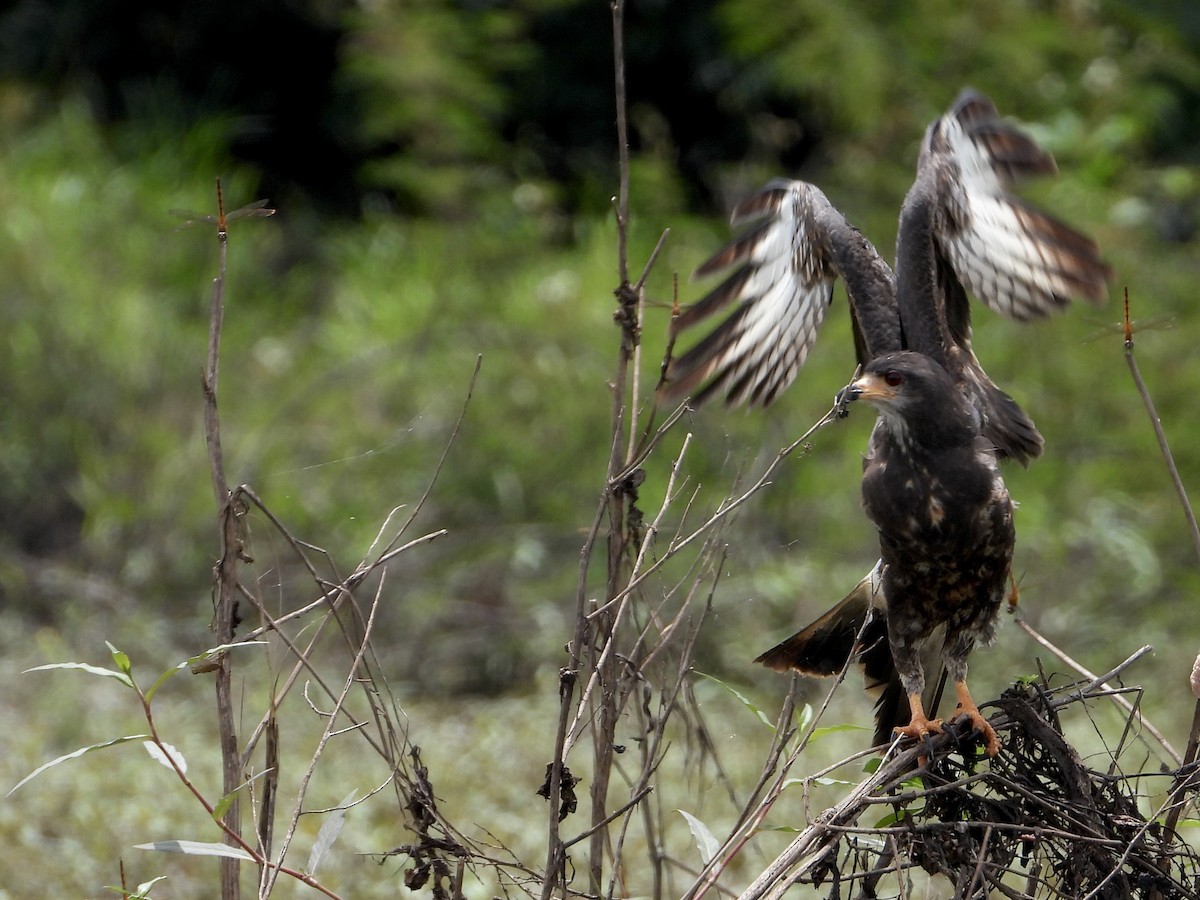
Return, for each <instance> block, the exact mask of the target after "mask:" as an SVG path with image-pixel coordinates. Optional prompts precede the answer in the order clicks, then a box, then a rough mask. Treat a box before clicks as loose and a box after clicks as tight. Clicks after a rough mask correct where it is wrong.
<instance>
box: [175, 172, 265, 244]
mask: <svg viewBox="0 0 1200 900" xmlns="http://www.w3.org/2000/svg"><path fill="white" fill-rule="evenodd" d="M268 202H269V201H267V200H255V201H254V202H253V203H247V204H246V205H245V206H242V207H240V208H238V209H235V210H234V211H233V212H231V213H226V212H225V196H224V194H223V193H222V192H221V179H220V178H218V179H217V214H216V215H215V216H212V215H207V214H205V213H196V212H191V211H189V210H186V209H172V210H169V212H170V214H171V215H173V216H178V217H179V218H181V219H185V220H186V221H185V222H183V223H182V224H180V225H179V227H178V228H176V229H175V230H176V231H181V230H182V229H184V228H194V227H196V226H197V225H215V226H216V227H217V240H219V241H221V242H222V243H224V242H225V240H226V239H227V238H228V236H229V223H230V222H232V221H233V220H234V219H246V218H250V217H255V218H261V219H265V218H266V217H267V216H273V215H275V210H273V209H271V208H269V207H268V206H267V203H268Z"/></svg>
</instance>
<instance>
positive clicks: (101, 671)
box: [25, 662, 133, 687]
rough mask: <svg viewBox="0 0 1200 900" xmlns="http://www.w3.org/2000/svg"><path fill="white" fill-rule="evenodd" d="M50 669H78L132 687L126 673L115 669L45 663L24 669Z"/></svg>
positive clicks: (131, 681)
mask: <svg viewBox="0 0 1200 900" xmlns="http://www.w3.org/2000/svg"><path fill="white" fill-rule="evenodd" d="M50 669H79V670H80V671H82V672H88V673H90V674H92V675H102V676H104V677H105V678H115V679H117V681H119V682H121V683H122V684H123V685H125V686H126V687H133V679H132V678H130V677H129V674H128V673H127V672H118V671H117V670H116V669H105V668H102V667H100V666H93V665H89V664H88V663H77V662H66V663H47V664H46V665H44V666H34V667H33V668H32V669H26V670H25V671H26V672H46V671H49V670H50Z"/></svg>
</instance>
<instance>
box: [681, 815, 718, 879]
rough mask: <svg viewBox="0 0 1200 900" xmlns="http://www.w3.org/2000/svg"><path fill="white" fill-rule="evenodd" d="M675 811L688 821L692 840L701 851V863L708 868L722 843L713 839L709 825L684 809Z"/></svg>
mask: <svg viewBox="0 0 1200 900" xmlns="http://www.w3.org/2000/svg"><path fill="white" fill-rule="evenodd" d="M675 811H676V812H677V813H679V814H680V815H681V816H683V817H684V818H685V819H686V820H687V823H688V828H689V829H691V832H692V838H693V839H695V841H696V849H697V850H699V851H700V861H701V863H703V864H704V865H706V866H707V865H708V864H709V863H710V862H711V861H712V858H713V857H714V856H716V855H717V852H718V851H719V850H720V849H721V842H720V841H718V840H717V839H716V838H715V837H713V833H712V832H711V831H709V830H708V826H707V825H705V824H704V823H703V822H701V821H700V820H699V819H697V818H696V817H695V816H693V815H692V814H691V813H688V812H684V811H683V810H682V809H677V810H675Z"/></svg>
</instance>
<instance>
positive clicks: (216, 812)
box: [212, 769, 274, 822]
mask: <svg viewBox="0 0 1200 900" xmlns="http://www.w3.org/2000/svg"><path fill="white" fill-rule="evenodd" d="M272 771H274V770H273V769H263V770H262V771H261V772H259V773H258V774H257V775H255V776H254V777H253V778H247V779H246V780H245V781H243V782H242V783H241V784H239V785H238V786H237V787H235V788H234V789H233V790H232V791H230V792H229V793H228V794H226V795H225V796H224V797H222V798H221V799H220V800H218V801H217V802H216V803H215V804H214V805H213V811H212V817H213V818H214V819H216V820H217V821H218V822H219V821H221V819H223V818H225V813H227V812H229V807H230V806H232V805H233V801H234V798H235V797H237V795H238V792H239V791H241V790H242V788H244V787H246V786H247V785H250V784H253V783H254V782H256V781H258V779H260V778H262V777H263V776H265V775H267V774H268V773H270V772H272Z"/></svg>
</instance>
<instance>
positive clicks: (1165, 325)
mask: <svg viewBox="0 0 1200 900" xmlns="http://www.w3.org/2000/svg"><path fill="white" fill-rule="evenodd" d="M1174 327H1175V316H1174V315H1172V314H1171V313H1163V314H1162V315H1158V316H1150V317H1149V318H1148V319H1131V318H1130V317H1129V291H1128V290H1126V292H1125V316H1124V319H1123V320H1122V321H1120V322H1113V323H1112V324H1111V325H1105V326H1104V327H1102V328H1100V329H1099V330H1097V331H1095V332H1094V333H1093V334H1091V335H1090V336H1089V337H1086V338H1084V340H1083V342H1084V343H1085V344H1090V343H1092V342H1093V341H1098V340H1100V339H1101V338H1106V337H1110V336H1112V335H1114V334H1120V335H1123V336H1124V337H1125V346H1126V347H1132V346H1133V335H1134V334H1135V333H1136V332H1139V331H1170V330H1171V329H1172V328H1174Z"/></svg>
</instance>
